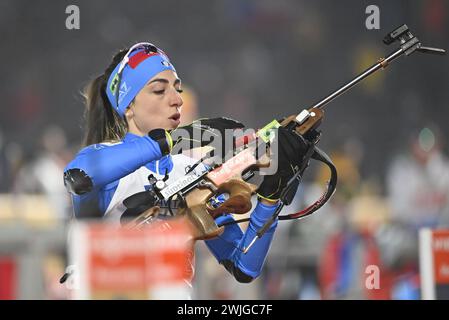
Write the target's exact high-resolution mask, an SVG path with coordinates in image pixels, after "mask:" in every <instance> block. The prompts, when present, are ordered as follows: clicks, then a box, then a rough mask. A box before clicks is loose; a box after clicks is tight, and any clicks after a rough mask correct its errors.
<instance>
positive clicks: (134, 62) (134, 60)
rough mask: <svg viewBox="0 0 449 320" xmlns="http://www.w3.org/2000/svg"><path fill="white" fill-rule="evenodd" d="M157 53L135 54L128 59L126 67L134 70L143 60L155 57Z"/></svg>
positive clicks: (141, 52) (142, 52)
mask: <svg viewBox="0 0 449 320" xmlns="http://www.w3.org/2000/svg"><path fill="white" fill-rule="evenodd" d="M157 54H158V53H157V52H150V53H146V52H145V51H140V52H137V53H136V54H135V55H133V56H132V57H130V58H129V61H128V65H129V66H130V67H131V68H133V69H135V68H137V66H138V65H139V64H140V63H141V62H143V61H144V60H145V59H147V58H149V57H152V56H155V55H157Z"/></svg>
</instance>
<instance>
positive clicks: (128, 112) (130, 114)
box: [125, 102, 134, 121]
mask: <svg viewBox="0 0 449 320" xmlns="http://www.w3.org/2000/svg"><path fill="white" fill-rule="evenodd" d="M132 105H133V103H132V102H131V104H130V105H129V106H128V107H127V108H126V110H125V117H126V119H127V120H128V121H129V120H130V119H132V118H133V117H134V111H133V110H132V108H131V107H132Z"/></svg>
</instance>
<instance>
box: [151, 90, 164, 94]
mask: <svg viewBox="0 0 449 320" xmlns="http://www.w3.org/2000/svg"><path fill="white" fill-rule="evenodd" d="M153 92H154V93H155V94H163V93H164V92H165V90H164V89H162V90H154V91H153Z"/></svg>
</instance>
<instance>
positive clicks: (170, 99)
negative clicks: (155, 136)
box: [126, 70, 183, 136]
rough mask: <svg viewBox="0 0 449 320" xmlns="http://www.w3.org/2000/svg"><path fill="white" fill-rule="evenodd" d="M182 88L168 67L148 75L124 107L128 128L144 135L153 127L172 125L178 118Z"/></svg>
mask: <svg viewBox="0 0 449 320" xmlns="http://www.w3.org/2000/svg"><path fill="white" fill-rule="evenodd" d="M181 92H182V90H181V80H180V79H179V78H178V76H177V75H176V73H174V72H173V71H171V70H166V71H163V72H160V73H158V74H157V75H155V76H154V77H153V78H151V79H150V81H148V83H147V84H146V85H145V87H143V88H142V90H140V92H139V93H138V94H137V96H136V97H135V98H134V101H133V102H132V103H131V104H130V106H129V107H128V109H127V111H126V118H127V121H128V126H129V132H131V133H134V134H138V135H140V136H144V135H146V134H148V132H150V131H151V130H153V129H158V128H162V129H166V130H170V129H175V128H176V127H177V126H178V125H179V123H180V118H181V106H182V103H183V101H182V98H181Z"/></svg>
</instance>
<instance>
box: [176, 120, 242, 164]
mask: <svg viewBox="0 0 449 320" xmlns="http://www.w3.org/2000/svg"><path fill="white" fill-rule="evenodd" d="M244 127H245V126H244V125H243V123H241V122H239V121H236V120H233V119H230V118H226V117H219V118H211V119H206V118H205V119H199V120H196V121H194V122H192V123H191V124H189V125H186V126H183V127H179V128H177V129H175V130H173V131H172V132H171V136H172V138H173V141H174V145H175V146H176V149H175V153H180V152H182V151H185V150H189V149H194V148H200V147H205V146H209V147H212V149H214V151H215V152H214V153H215V156H217V152H216V151H217V149H218V148H220V149H221V150H218V151H220V152H221V156H222V159H223V158H224V156H225V155H226V153H227V152H228V151H230V150H225V147H226V145H230V146H232V145H233V144H232V143H230V142H227V143H226V139H232V137H233V135H232V131H233V130H236V129H243V128H244Z"/></svg>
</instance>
